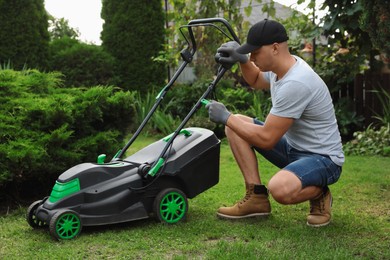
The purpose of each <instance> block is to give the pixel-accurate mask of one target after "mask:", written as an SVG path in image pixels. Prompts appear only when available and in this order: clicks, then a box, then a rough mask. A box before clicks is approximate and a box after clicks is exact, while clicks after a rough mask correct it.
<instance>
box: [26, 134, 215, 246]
mask: <svg viewBox="0 0 390 260" xmlns="http://www.w3.org/2000/svg"><path fill="white" fill-rule="evenodd" d="M186 130H187V134H186V135H182V134H181V135H178V136H177V137H176V139H175V140H174V142H173V143H172V146H171V148H170V149H169V150H168V151H169V155H168V157H167V158H168V159H167V161H166V162H165V164H164V166H163V167H162V169H161V173H160V176H158V178H157V177H154V178H145V172H144V170H143V169H145V168H146V169H148V167H147V166H148V165H151V164H153V163H154V162H155V161H156V160H157V159H158V155H159V153H160V151H161V150H162V149H163V148H164V146H165V145H166V142H167V141H168V140H169V137H166V138H163V139H161V140H159V141H156V142H155V143H152V144H150V145H149V146H147V147H145V148H143V149H141V150H140V151H138V152H137V153H135V154H133V155H131V156H129V157H127V158H126V159H124V160H117V161H112V162H110V163H104V164H97V163H82V164H79V165H76V166H74V167H72V168H70V169H69V170H67V171H65V172H64V173H63V174H61V175H60V176H59V177H58V179H57V181H56V184H55V185H54V187H53V190H52V192H51V195H50V197H48V198H46V199H44V200H42V201H41V202H40V203H39V205H36V206H35V209H34V218H35V219H34V221H33V222H34V223H41V224H39V225H42V226H43V225H48V224H49V223H51V222H52V218H53V216H55V215H56V214H57V213H58V212H60V211H61V212H62V211H64V210H68V211H70V212H74V213H76V214H77V216H78V217H79V221H77V222H79V223H78V224H79V225H82V226H93V225H106V224H113V223H120V222H127V221H132V220H138V219H144V218H149V217H151V216H153V215H159V212H156V211H158V210H156V207H153V205H156V201H155V199H156V197H157V195H158V194H159V193H160V192H161V191H164V190H167V189H172V188H174V189H176V190H178V191H182V192H183V193H184V195H185V197H188V198H190V199H191V198H193V197H195V196H196V195H198V194H200V193H201V192H203V191H205V190H207V189H209V188H210V187H212V186H214V185H216V184H217V183H218V180H219V151H220V141H219V139H218V138H217V137H216V136H215V135H214V133H213V132H212V131H210V130H207V129H203V128H187V129H186ZM185 201H186V199H185ZM157 203H158V202H157ZM185 207H187V205H185ZM157 208H159V206H157ZM160 208H161V207H160ZM186 210H187V208H186V209H185V211H186ZM184 213H185V212H184ZM57 224H58V223H57ZM53 225H54V227H53V228H54V229H56V227H55V225H56V224H53ZM54 231H55V230H54ZM60 238H61V237H60Z"/></svg>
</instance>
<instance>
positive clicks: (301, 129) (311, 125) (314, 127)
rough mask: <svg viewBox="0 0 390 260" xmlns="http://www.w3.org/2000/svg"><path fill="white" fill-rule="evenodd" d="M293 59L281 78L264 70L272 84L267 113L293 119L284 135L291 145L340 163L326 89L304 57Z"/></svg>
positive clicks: (335, 132)
mask: <svg viewBox="0 0 390 260" xmlns="http://www.w3.org/2000/svg"><path fill="white" fill-rule="evenodd" d="M294 58H295V59H296V61H297V62H296V63H295V64H294V65H293V67H291V68H290V70H289V71H288V72H287V73H286V75H284V77H283V78H281V79H279V80H277V76H276V74H275V73H273V72H266V73H265V78H266V79H267V80H268V81H269V82H270V85H271V99H272V108H271V111H270V113H271V114H273V115H276V116H280V117H288V118H294V119H295V120H294V123H293V124H292V126H291V127H290V128H289V130H288V131H287V133H286V134H285V137H286V138H287V142H288V143H289V144H290V145H291V146H292V147H293V148H295V149H297V150H299V151H308V152H312V153H317V154H322V155H328V156H329V157H330V158H331V160H332V161H333V162H334V163H336V164H337V165H339V166H342V165H343V163H344V153H343V149H342V143H341V137H340V132H339V130H338V126H337V120H336V116H335V113H334V108H333V103H332V98H331V96H330V93H329V90H328V88H327V86H326V84H325V83H324V81H323V80H322V79H321V78H320V77H319V76H318V74H317V73H315V72H314V71H313V69H312V68H311V67H310V66H309V65H308V64H307V63H306V62H305V61H304V60H302V59H301V58H299V57H297V56H294Z"/></svg>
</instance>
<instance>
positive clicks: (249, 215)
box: [217, 212, 271, 219]
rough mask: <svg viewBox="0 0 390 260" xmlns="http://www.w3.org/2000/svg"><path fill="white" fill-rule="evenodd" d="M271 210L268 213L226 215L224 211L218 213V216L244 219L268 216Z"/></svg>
mask: <svg viewBox="0 0 390 260" xmlns="http://www.w3.org/2000/svg"><path fill="white" fill-rule="evenodd" d="M270 214H271V212H266V213H252V214H248V215H243V216H230V215H225V214H222V213H217V216H218V217H219V218H223V219H243V218H254V217H266V216H269V215H270Z"/></svg>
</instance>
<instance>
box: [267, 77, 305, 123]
mask: <svg viewBox="0 0 390 260" xmlns="http://www.w3.org/2000/svg"><path fill="white" fill-rule="evenodd" d="M311 95H312V93H311V91H310V89H309V87H308V86H306V85H305V84H302V83H301V82H296V81H289V82H288V83H287V84H282V85H280V86H277V89H276V90H274V97H273V99H272V102H273V104H272V109H271V112H270V113H271V114H273V115H276V116H280V117H289V118H294V119H298V118H300V117H301V115H302V113H303V111H304V110H305V108H306V107H307V105H308V104H309V102H310V100H311Z"/></svg>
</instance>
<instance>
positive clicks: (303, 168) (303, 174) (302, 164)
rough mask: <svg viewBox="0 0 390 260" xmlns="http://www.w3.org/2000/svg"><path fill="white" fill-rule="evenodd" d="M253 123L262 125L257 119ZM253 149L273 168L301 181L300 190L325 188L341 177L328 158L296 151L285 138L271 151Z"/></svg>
mask: <svg viewBox="0 0 390 260" xmlns="http://www.w3.org/2000/svg"><path fill="white" fill-rule="evenodd" d="M253 121H254V123H255V124H258V125H263V122H261V121H259V120H257V119H254V120H253ZM253 148H254V149H255V150H256V151H257V152H259V153H260V154H261V155H262V156H263V157H264V158H265V159H267V160H268V161H269V162H271V163H272V164H274V165H275V166H277V167H279V168H281V169H284V170H287V171H289V172H292V173H294V174H295V175H296V176H297V177H298V178H299V179H300V180H301V182H302V188H305V187H307V186H319V187H325V186H328V185H331V184H333V183H335V182H337V180H338V179H339V178H340V175H341V169H342V168H341V166H338V165H337V164H335V163H334V162H333V161H332V160H331V159H330V158H329V156H327V155H321V154H315V153H310V152H303V151H298V150H297V149H294V148H293V147H291V146H290V145H289V144H288V142H287V140H286V138H285V137H282V138H281V139H280V141H279V142H278V143H277V144H276V145H275V146H274V148H273V149H272V150H263V149H261V148H258V147H253Z"/></svg>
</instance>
